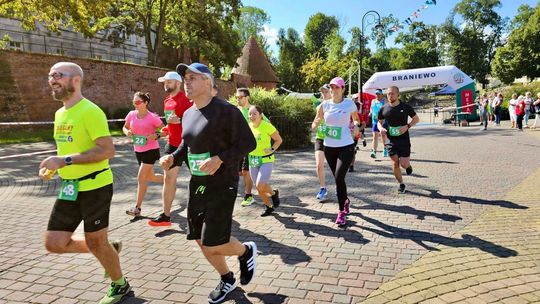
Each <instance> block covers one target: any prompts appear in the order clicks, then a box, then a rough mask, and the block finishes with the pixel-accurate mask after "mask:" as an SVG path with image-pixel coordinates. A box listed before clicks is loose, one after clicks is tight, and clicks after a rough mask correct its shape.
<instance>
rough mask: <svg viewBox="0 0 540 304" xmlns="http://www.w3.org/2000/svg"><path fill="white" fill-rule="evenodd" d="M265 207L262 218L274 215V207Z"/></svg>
mask: <svg viewBox="0 0 540 304" xmlns="http://www.w3.org/2000/svg"><path fill="white" fill-rule="evenodd" d="M265 207H266V209H265V210H264V212H263V213H262V214H261V216H269V215H272V213H274V207H268V206H265Z"/></svg>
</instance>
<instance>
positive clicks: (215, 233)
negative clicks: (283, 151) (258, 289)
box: [160, 63, 257, 303]
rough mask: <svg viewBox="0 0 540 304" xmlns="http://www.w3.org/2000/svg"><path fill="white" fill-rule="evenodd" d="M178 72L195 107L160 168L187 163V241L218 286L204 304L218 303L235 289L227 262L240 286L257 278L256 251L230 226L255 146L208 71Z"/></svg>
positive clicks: (181, 67) (181, 69)
mask: <svg viewBox="0 0 540 304" xmlns="http://www.w3.org/2000/svg"><path fill="white" fill-rule="evenodd" d="M176 70H177V71H178V73H179V74H180V75H181V76H182V78H183V79H184V88H185V91H186V96H187V97H188V98H189V99H191V100H192V101H193V106H192V107H191V108H189V109H188V110H187V111H186V113H185V114H184V118H183V124H184V129H183V132H182V135H183V141H182V143H181V144H180V147H178V150H176V151H174V153H172V154H168V155H165V156H163V157H162V158H161V159H160V164H161V166H162V167H163V169H164V170H169V168H170V167H171V166H173V165H174V164H178V163H180V162H181V161H185V160H186V159H187V161H188V163H189V167H190V171H191V179H190V181H189V199H188V207H187V219H188V234H187V238H188V240H195V241H196V242H197V244H198V245H199V247H200V248H201V251H202V252H203V254H204V256H205V257H206V259H207V260H208V262H209V263H210V264H211V265H212V266H213V267H214V269H215V270H216V272H217V273H218V274H219V276H220V281H219V284H218V285H217V287H216V288H215V289H214V290H213V291H212V292H211V293H210V294H209V295H208V302H209V303H220V302H221V301H223V299H225V297H226V296H227V294H229V293H230V292H231V291H233V290H234V289H235V288H236V285H237V281H236V279H235V277H234V273H233V272H231V270H230V269H229V267H228V265H227V261H226V260H225V257H227V256H237V257H238V260H239V264H240V283H241V284H242V285H246V284H248V283H249V282H250V281H251V279H252V278H253V276H254V275H255V268H256V265H257V261H256V258H257V246H256V245H255V243H254V242H245V243H243V244H242V243H240V242H239V241H238V240H237V239H236V238H235V237H233V236H231V225H232V214H233V210H234V202H235V200H236V194H237V191H238V179H239V177H238V162H239V161H240V159H241V158H242V156H244V155H246V154H247V153H249V152H250V151H253V149H255V147H256V141H255V138H254V137H253V133H252V132H251V130H250V129H249V126H248V124H247V122H246V121H245V120H244V118H243V117H242V113H241V112H240V111H239V110H238V109H237V108H236V107H235V106H233V105H231V104H230V103H228V102H227V101H224V100H222V99H220V98H218V97H215V96H214V94H213V90H212V87H213V85H214V76H213V74H212V72H211V71H210V69H209V68H208V67H207V66H206V65H204V64H201V63H193V64H191V65H189V66H188V65H185V64H179V65H178V66H177V67H176ZM214 93H215V92H214Z"/></svg>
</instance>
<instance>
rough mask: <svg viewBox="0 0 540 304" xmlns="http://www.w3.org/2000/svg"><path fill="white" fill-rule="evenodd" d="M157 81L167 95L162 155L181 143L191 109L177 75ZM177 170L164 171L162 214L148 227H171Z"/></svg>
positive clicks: (169, 73)
mask: <svg viewBox="0 0 540 304" xmlns="http://www.w3.org/2000/svg"><path fill="white" fill-rule="evenodd" d="M158 81H159V82H163V88H164V89H165V91H166V92H168V93H169V96H167V97H166V98H165V100H164V101H163V109H164V112H165V121H166V122H167V126H165V127H164V128H163V129H161V132H162V135H163V136H168V137H169V139H168V142H167V145H166V146H165V152H164V153H165V154H172V153H173V152H174V151H176V149H177V148H178V147H179V146H180V144H181V143H182V117H183V116H184V112H185V111H186V110H187V109H189V108H190V107H191V105H192V102H191V101H190V100H189V99H188V98H187V97H186V94H185V93H184V86H183V84H182V77H180V75H178V73H176V72H167V73H166V74H165V76H163V77H159V78H158ZM179 170H180V167H179V166H176V167H174V168H171V169H170V170H166V171H164V183H163V192H162V199H163V212H162V213H161V214H160V215H159V216H158V217H156V218H155V219H153V220H151V221H149V222H148V224H149V225H150V226H170V225H171V206H172V202H173V200H174V196H175V194H176V177H177V176H178V171H179Z"/></svg>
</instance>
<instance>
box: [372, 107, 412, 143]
mask: <svg viewBox="0 0 540 304" xmlns="http://www.w3.org/2000/svg"><path fill="white" fill-rule="evenodd" d="M414 116H416V112H415V111H414V109H413V108H412V107H411V106H410V105H408V104H406V103H404V102H401V101H400V102H399V104H398V105H397V106H395V107H393V106H392V105H391V104H390V103H389V102H388V103H387V104H385V105H384V106H383V107H382V108H381V109H380V110H379V114H378V119H379V120H386V123H387V124H388V127H399V126H405V125H407V123H408V121H409V117H411V118H412V117H414ZM389 133H390V132H388V133H387V135H388V139H389V140H390V141H396V140H407V141H408V140H409V131H408V130H407V132H405V133H403V134H401V135H399V136H391V135H390V134H389Z"/></svg>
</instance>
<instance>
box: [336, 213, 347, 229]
mask: <svg viewBox="0 0 540 304" xmlns="http://www.w3.org/2000/svg"><path fill="white" fill-rule="evenodd" d="M336 224H338V225H339V226H342V225H345V212H342V211H340V212H338V215H337V218H336Z"/></svg>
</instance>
